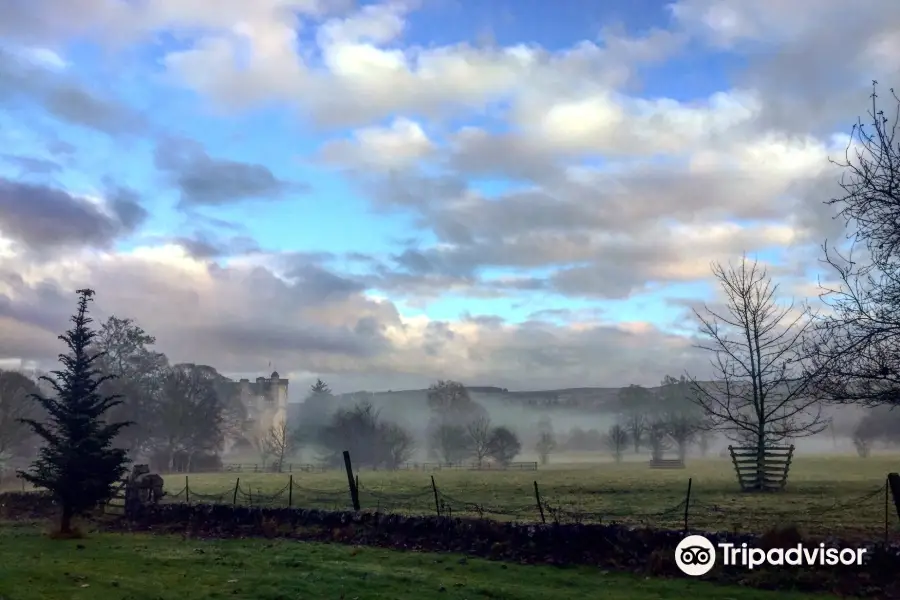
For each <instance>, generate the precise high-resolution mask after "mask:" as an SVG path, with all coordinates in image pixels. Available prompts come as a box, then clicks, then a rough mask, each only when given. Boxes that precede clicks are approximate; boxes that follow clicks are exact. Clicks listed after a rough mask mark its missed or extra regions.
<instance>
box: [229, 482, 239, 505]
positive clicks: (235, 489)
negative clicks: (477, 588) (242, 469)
mask: <svg viewBox="0 0 900 600" xmlns="http://www.w3.org/2000/svg"><path fill="white" fill-rule="evenodd" d="M240 487H241V478H240V477H238V478H237V479H236V480H235V482H234V496H233V497H232V498H231V505H232V506H237V494H238V490H239V489H240Z"/></svg>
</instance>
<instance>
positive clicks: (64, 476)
mask: <svg viewBox="0 0 900 600" xmlns="http://www.w3.org/2000/svg"><path fill="white" fill-rule="evenodd" d="M78 296H79V299H78V312H77V313H76V314H75V315H74V316H73V317H72V318H71V321H72V323H73V324H74V326H73V327H72V329H70V330H68V331H67V332H66V333H64V334H63V335H61V336H59V339H61V340H62V341H63V342H65V344H66V346H68V347H69V353H68V354H60V355H59V362H60V363H61V364H62V366H63V369H62V370H60V371H53V372H52V375H53V377H47V376H43V377H41V379H42V380H44V381H46V382H47V383H48V384H49V385H50V386H51V387H52V388H53V389H54V390H55V392H56V397H55V398H50V397H47V396H43V395H41V394H32V396H31V397H32V398H33V399H34V400H35V401H37V402H38V403H40V404H41V406H43V407H44V410H45V411H46V412H47V414H48V418H47V421H46V422H44V423H40V422H38V421H35V420H31V419H24V420H23V423H26V424H27V425H28V426H30V427H31V428H32V429H33V430H34V432H35V433H36V434H37V435H38V436H40V437H41V438H43V440H44V445H43V447H42V448H41V450H40V454H39V456H38V458H37V460H35V461H34V463H32V465H31V470H30V471H28V472H22V473H20V475H21V476H22V477H23V478H24V479H25V480H26V481H29V482H31V483H32V484H33V485H34V486H36V487H41V488H45V489H47V490H49V491H50V493H51V494H53V496H54V497H55V499H56V501H57V502H58V503H59V505H60V508H61V515H60V523H59V532H60V533H63V534H67V533H71V531H72V518H73V517H75V516H78V515H81V514H83V513H84V512H86V511H87V510H89V509H91V508H93V507H95V506H96V505H97V504H98V503H100V502H102V501H104V500H106V499H107V498H109V497H110V496H111V495H112V492H113V486H114V485H115V484H116V482H118V481H119V480H121V479H122V477H123V476H124V474H125V472H126V470H127V469H126V466H125V463H126V458H125V451H124V450H121V449H118V448H113V447H112V442H113V439H114V438H115V437H116V435H118V433H119V431H120V430H121V429H122V428H124V427H126V426H128V425H130V424H131V423H125V422H123V423H107V422H106V421H105V419H104V416H105V413H106V412H107V411H108V410H110V409H111V408H113V407H115V406H118V405H119V404H121V401H120V400H119V399H118V397H117V396H102V395H101V394H99V393H98V388H99V387H100V386H101V385H102V384H103V383H104V381H107V380H108V379H109V378H110V377H111V376H106V377H103V376H101V375H100V371H99V370H98V369H97V367H96V366H95V362H97V361H98V360H99V359H100V358H101V357H102V356H103V353H102V352H100V353H90V352H89V347H90V345H91V343H92V341H93V340H94V338H95V337H96V336H97V332H96V331H93V330H92V329H90V327H89V325H90V323H91V322H92V319H90V318H89V317H88V316H87V313H88V302H90V301H91V300H92V299H93V296H94V291H93V290H89V289H84V290H78Z"/></svg>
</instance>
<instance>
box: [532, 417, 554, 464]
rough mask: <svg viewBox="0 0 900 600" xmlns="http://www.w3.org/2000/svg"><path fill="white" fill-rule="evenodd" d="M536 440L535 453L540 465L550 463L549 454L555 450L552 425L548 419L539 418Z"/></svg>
mask: <svg viewBox="0 0 900 600" xmlns="http://www.w3.org/2000/svg"><path fill="white" fill-rule="evenodd" d="M537 429H538V439H537V442H536V443H535V445H534V449H535V451H536V452H537V453H538V458H539V460H540V462H541V464H542V465H546V464H547V463H549V462H550V454H551V453H552V452H553V451H554V450H555V449H556V435H555V434H554V433H553V423H552V422H551V421H550V418H549V417H541V419H540V421H538V425H537Z"/></svg>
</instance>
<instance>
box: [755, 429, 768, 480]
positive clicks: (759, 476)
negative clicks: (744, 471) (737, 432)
mask: <svg viewBox="0 0 900 600" xmlns="http://www.w3.org/2000/svg"><path fill="white" fill-rule="evenodd" d="M759 429H760V432H759V436H758V437H757V440H756V489H757V490H763V489H765V478H766V471H765V469H766V433H765V430H764V429H763V427H760V428H759Z"/></svg>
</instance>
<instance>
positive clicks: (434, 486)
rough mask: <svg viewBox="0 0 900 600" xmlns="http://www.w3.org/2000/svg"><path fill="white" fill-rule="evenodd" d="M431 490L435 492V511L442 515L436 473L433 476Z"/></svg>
mask: <svg viewBox="0 0 900 600" xmlns="http://www.w3.org/2000/svg"><path fill="white" fill-rule="evenodd" d="M431 491H432V492H434V512H435V513H436V514H437V516H441V503H440V501H439V500H438V493H437V485H435V483H434V475H432V476H431Z"/></svg>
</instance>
